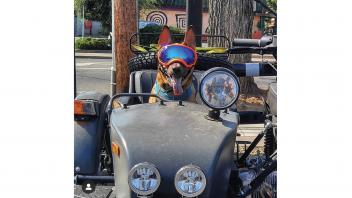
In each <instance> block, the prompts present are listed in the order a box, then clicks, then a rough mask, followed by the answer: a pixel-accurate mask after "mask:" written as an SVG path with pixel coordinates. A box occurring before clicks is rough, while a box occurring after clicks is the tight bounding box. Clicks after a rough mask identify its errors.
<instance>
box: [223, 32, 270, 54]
mask: <svg viewBox="0 0 352 198" xmlns="http://www.w3.org/2000/svg"><path fill="white" fill-rule="evenodd" d="M276 40H277V38H276V35H274V36H263V37H262V38H260V39H234V41H233V42H232V45H233V47H232V48H230V49H228V52H229V54H272V55H273V56H274V57H275V59H276V54H277V41H276Z"/></svg>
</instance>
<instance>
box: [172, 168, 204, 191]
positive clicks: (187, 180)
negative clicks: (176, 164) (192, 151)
mask: <svg viewBox="0 0 352 198" xmlns="http://www.w3.org/2000/svg"><path fill="white" fill-rule="evenodd" d="M206 185H207V181H206V178H205V174H204V173H203V171H202V170H201V169H200V168H199V167H198V166H195V165H192V164H190V165H187V166H184V167H182V168H181V169H180V170H178V171H177V173H176V176H175V187H176V190H177V191H178V192H179V193H180V194H181V195H182V196H184V197H196V196H198V195H200V194H202V192H203V191H204V189H205V186H206Z"/></svg>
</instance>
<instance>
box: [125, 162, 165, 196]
mask: <svg viewBox="0 0 352 198" xmlns="http://www.w3.org/2000/svg"><path fill="white" fill-rule="evenodd" d="M128 184H129V186H130V188H131V190H132V191H133V192H135V193H136V194H138V195H150V194H152V193H154V192H155V191H156V190H157V189H158V187H159V185H160V173H159V171H158V169H156V167H155V165H154V164H151V163H148V162H143V163H139V164H136V165H135V166H134V167H133V168H132V169H131V170H130V172H129V174H128Z"/></svg>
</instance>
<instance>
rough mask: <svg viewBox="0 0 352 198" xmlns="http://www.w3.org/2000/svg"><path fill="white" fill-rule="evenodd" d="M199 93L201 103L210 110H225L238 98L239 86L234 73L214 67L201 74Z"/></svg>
mask: <svg viewBox="0 0 352 198" xmlns="http://www.w3.org/2000/svg"><path fill="white" fill-rule="evenodd" d="M199 89H200V90H199V93H200V97H201V98H202V101H203V102H204V103H205V104H206V105H207V106H208V107H210V108H212V109H217V110H221V109H226V108H229V107H230V106H232V105H233V104H234V103H235V102H236V101H237V98H238V96H239V92H240V86H239V82H238V78H237V76H236V74H235V73H233V72H232V71H231V70H229V69H227V68H222V67H214V68H212V69H210V70H208V71H206V72H205V73H204V74H203V77H202V79H201V80H200V86H199Z"/></svg>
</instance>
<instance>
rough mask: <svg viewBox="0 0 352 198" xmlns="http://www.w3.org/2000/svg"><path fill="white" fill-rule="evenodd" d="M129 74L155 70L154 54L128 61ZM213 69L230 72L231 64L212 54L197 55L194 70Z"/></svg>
mask: <svg viewBox="0 0 352 198" xmlns="http://www.w3.org/2000/svg"><path fill="white" fill-rule="evenodd" d="M128 67H129V70H130V73H132V72H134V71H139V70H145V69H152V70H157V58H156V53H155V52H148V53H143V54H138V55H137V56H135V57H133V58H131V59H130V60H129V61H128ZM213 67H225V68H228V69H230V70H232V67H231V63H229V62H228V61H227V60H225V59H223V58H222V57H216V55H212V54H209V55H208V54H198V60H197V63H196V65H195V70H200V71H206V70H208V69H211V68H213Z"/></svg>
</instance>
